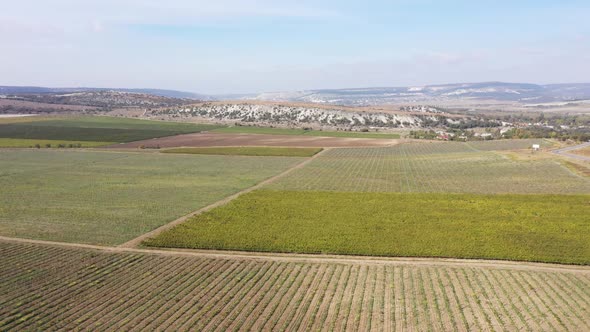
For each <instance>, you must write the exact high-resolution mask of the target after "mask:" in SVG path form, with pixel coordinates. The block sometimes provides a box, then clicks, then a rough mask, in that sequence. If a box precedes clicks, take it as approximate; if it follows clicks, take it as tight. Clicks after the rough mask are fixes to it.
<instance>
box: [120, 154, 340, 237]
mask: <svg viewBox="0 0 590 332" xmlns="http://www.w3.org/2000/svg"><path fill="white" fill-rule="evenodd" d="M328 150H330V148H325V149H324V150H322V151H320V152H318V153H316V154H315V155H313V156H312V157H310V158H307V159H306V160H304V161H303V162H301V163H299V164H297V165H295V166H293V167H291V168H289V169H287V170H285V171H284V172H282V173H280V174H277V175H275V176H273V177H271V178H268V179H266V180H264V181H262V182H259V183H258V184H256V185H254V186H252V187H249V188H246V189H244V190H242V191H239V192H237V193H235V194H233V195H231V196H228V197H226V198H224V199H222V200H220V201H217V202H215V203H213V204H210V205H207V206H205V207H203V208H201V209H199V210H197V211H194V212H191V213H189V214H188V215H185V216H183V217H180V218H178V219H176V220H174V221H172V222H170V223H168V224H166V225H163V226H160V227H158V228H156V229H154V230H153V231H151V232H148V233H145V234H142V235H141V236H138V237H136V238H135V239H133V240H130V241H127V242H125V243H123V244H121V245H119V247H122V248H135V247H137V246H139V245H140V244H141V242H143V241H144V240H147V239H149V238H151V237H155V236H157V235H158V234H160V233H162V232H164V231H166V230H168V229H171V228H173V227H174V226H177V225H180V224H182V223H183V222H185V221H186V220H188V219H190V218H191V217H194V216H196V215H199V214H201V213H204V212H207V211H210V210H212V209H214V208H216V207H219V206H223V205H225V204H227V203H229V202H231V201H233V200H234V199H236V198H238V197H240V196H241V195H243V194H247V193H249V192H251V191H254V190H256V189H260V188H262V187H263V186H265V185H268V184H270V183H272V182H274V181H276V180H278V179H280V178H282V177H283V176H285V175H287V174H289V173H291V172H293V171H295V170H297V169H300V168H303V167H304V166H305V165H307V164H308V163H310V162H312V161H313V160H314V159H315V158H317V157H319V156H321V155H322V154H323V153H325V152H326V151H328Z"/></svg>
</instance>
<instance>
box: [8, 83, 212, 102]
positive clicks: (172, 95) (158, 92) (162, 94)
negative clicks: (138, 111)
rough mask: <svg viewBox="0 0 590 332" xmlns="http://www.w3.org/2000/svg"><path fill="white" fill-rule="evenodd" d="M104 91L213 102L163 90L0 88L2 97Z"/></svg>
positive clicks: (189, 94) (196, 95)
mask: <svg viewBox="0 0 590 332" xmlns="http://www.w3.org/2000/svg"><path fill="white" fill-rule="evenodd" d="M102 91H115V92H128V93H141V94H149V95H153V96H159V97H167V98H182V99H195V100H211V99H212V98H211V97H209V96H205V95H201V94H197V93H192V92H185V91H176V90H163V89H118V88H115V89H112V88H47V87H38V86H0V95H25V94H67V93H78V92H102Z"/></svg>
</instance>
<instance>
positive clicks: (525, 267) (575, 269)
mask: <svg viewBox="0 0 590 332" xmlns="http://www.w3.org/2000/svg"><path fill="white" fill-rule="evenodd" d="M0 242H7V243H21V244H32V245H44V246H52V247H63V248H72V249H86V250H95V251H102V252H105V253H130V254H133V253H135V254H147V255H160V256H176V257H202V258H210V259H226V260H249V261H272V262H293V263H316V264H352V265H400V266H441V267H471V268H491V269H498V270H519V271H537V272H567V273H582V274H590V266H585V265H566V264H552V263H535V262H521V261H508V260H486V259H460V258H434V257H432V258H426V257H379V256H347V255H320V254H316V255H313V254H293V253H263V252H247V251H222V250H202V249H163V248H161V249H143V248H130V247H120V246H119V247H108V246H100V245H92V244H80V243H67V242H53V241H45V240H32V239H23V238H13V237H6V236H0Z"/></svg>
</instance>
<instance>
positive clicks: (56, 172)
mask: <svg viewBox="0 0 590 332" xmlns="http://www.w3.org/2000/svg"><path fill="white" fill-rule="evenodd" d="M0 155H1V157H0V187H1V188H2V190H0V234H1V235H6V236H13V237H23V238H34V239H45V240H53V241H63V242H77V243H99V244H121V243H124V242H126V241H128V240H131V239H133V238H135V237H137V236H139V235H141V234H144V233H147V232H149V231H151V230H153V229H155V228H157V227H159V226H161V225H163V224H167V223H169V222H171V221H173V220H175V219H177V218H179V217H181V216H184V215H186V214H188V213H190V212H192V211H195V210H198V209H200V208H202V207H204V206H207V205H209V204H211V203H214V202H216V201H219V200H221V199H222V198H224V197H227V196H229V195H231V194H234V193H236V192H239V191H240V190H242V189H245V188H248V187H251V186H253V185H255V184H257V183H259V182H261V181H263V180H265V179H267V178H270V177H272V176H274V175H277V174H279V173H281V172H283V171H285V170H286V169H288V168H290V167H293V166H294V165H297V164H298V163H300V162H301V161H303V160H304V159H301V158H297V157H263V158H262V157H245V156H203V155H180V154H160V153H138V152H136V153H127V152H125V153H122V152H90V151H68V150H57V149H55V150H50V149H40V150H37V149H32V150H31V149H26V150H4V151H0Z"/></svg>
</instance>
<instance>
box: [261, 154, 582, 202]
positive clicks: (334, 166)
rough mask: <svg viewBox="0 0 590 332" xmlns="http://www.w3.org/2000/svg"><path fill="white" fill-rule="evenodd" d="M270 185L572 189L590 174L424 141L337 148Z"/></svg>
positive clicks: (577, 190) (366, 188) (379, 188)
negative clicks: (580, 173) (389, 145)
mask: <svg viewBox="0 0 590 332" xmlns="http://www.w3.org/2000/svg"><path fill="white" fill-rule="evenodd" d="M270 188H272V189H280V190H321V191H355V192H451V193H483V194H487V193H562V194H572V193H588V192H590V180H589V179H585V178H580V177H579V176H577V175H575V174H573V173H572V172H571V171H569V170H568V169H566V168H565V167H563V166H561V165H560V164H558V163H557V162H555V161H553V160H550V159H544V160H534V161H518V160H513V159H510V158H507V157H505V156H502V155H499V154H496V153H493V152H485V151H478V150H476V149H475V148H473V147H472V146H470V145H467V144H465V143H421V144H402V145H398V146H394V147H384V148H346V149H332V150H330V151H327V152H325V153H324V154H322V155H321V156H319V157H318V158H317V159H315V160H314V161H313V162H311V163H309V164H308V165H306V166H305V167H304V168H301V169H298V170H296V171H294V172H292V173H290V174H289V175H288V176H286V177H284V178H282V179H281V180H280V181H278V182H276V183H274V184H273V185H271V187H270Z"/></svg>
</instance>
